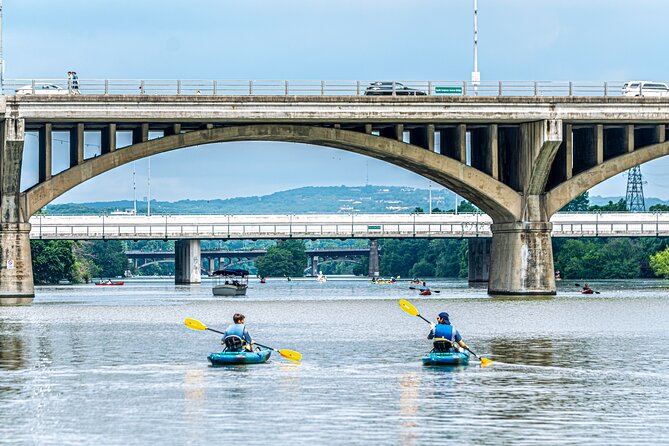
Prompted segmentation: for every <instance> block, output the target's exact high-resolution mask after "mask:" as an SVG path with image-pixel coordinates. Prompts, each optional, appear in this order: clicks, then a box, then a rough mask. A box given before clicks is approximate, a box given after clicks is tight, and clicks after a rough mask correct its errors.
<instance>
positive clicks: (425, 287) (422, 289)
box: [419, 282, 430, 293]
mask: <svg viewBox="0 0 669 446" xmlns="http://www.w3.org/2000/svg"><path fill="white" fill-rule="evenodd" d="M419 290H420V292H421V293H424V292H425V291H430V288H429V287H428V286H427V282H423V286H421V287H420V288H419Z"/></svg>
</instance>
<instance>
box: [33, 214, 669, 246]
mask: <svg viewBox="0 0 669 446" xmlns="http://www.w3.org/2000/svg"><path fill="white" fill-rule="evenodd" d="M30 223H31V224H32V229H31V232H30V237H31V238H33V239H75V240H78V239H82V240H83V239H125V240H134V239H137V240H138V239H188V238H193V239H275V238H342V239H343V238H413V237H434V238H440V237H450V238H474V237H490V236H491V235H492V233H491V228H490V227H491V224H492V221H491V219H490V217H488V216H487V215H485V214H460V215H453V214H320V215H309V214H306V215H236V216H233V215H173V216H169V215H168V216H151V217H144V216H81V217H74V216H60V217H59V216H35V217H32V218H31V219H30ZM552 223H553V236H556V237H656V236H669V214H649V213H648V214H557V215H556V216H554V217H553V219H552Z"/></svg>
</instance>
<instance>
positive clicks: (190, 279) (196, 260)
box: [174, 240, 202, 284]
mask: <svg viewBox="0 0 669 446" xmlns="http://www.w3.org/2000/svg"><path fill="white" fill-rule="evenodd" d="M200 268H201V259H200V241H199V240H177V241H176V243H175V244H174V283H176V284H191V283H201V282H202V277H201V274H200Z"/></svg>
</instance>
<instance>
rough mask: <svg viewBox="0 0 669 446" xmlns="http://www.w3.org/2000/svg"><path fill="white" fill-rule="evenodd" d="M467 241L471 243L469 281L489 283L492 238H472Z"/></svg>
mask: <svg viewBox="0 0 669 446" xmlns="http://www.w3.org/2000/svg"><path fill="white" fill-rule="evenodd" d="M467 243H468V245H469V250H468V260H469V283H488V279H489V278H490V248H491V246H492V239H489V238H470V239H469V240H468V241H467Z"/></svg>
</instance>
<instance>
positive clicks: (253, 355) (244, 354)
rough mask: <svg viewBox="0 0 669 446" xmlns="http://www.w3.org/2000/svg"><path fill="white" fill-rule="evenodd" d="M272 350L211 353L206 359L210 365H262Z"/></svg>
mask: <svg viewBox="0 0 669 446" xmlns="http://www.w3.org/2000/svg"><path fill="white" fill-rule="evenodd" d="M271 354H272V350H268V349H262V350H259V351H255V352H248V351H241V352H226V351H222V352H220V353H212V354H211V355H209V356H208V357H207V359H208V360H209V362H211V365H213V366H220V365H234V364H263V363H265V362H267V360H268V359H269V357H270V355H271Z"/></svg>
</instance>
